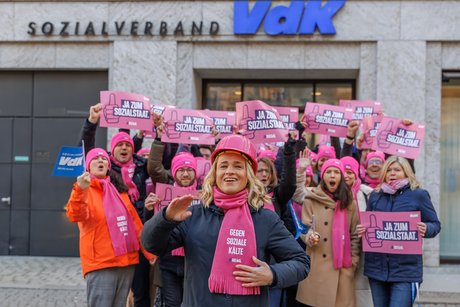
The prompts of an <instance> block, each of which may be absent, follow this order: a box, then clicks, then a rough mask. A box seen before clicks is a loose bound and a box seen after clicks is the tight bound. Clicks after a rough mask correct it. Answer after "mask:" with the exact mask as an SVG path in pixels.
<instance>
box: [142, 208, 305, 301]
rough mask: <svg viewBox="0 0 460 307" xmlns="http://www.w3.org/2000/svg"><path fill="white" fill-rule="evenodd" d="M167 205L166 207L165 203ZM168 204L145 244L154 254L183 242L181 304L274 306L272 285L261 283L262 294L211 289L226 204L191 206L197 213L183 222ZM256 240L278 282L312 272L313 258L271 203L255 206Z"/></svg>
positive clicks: (150, 225) (146, 231)
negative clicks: (170, 214) (170, 215)
mask: <svg viewBox="0 0 460 307" xmlns="http://www.w3.org/2000/svg"><path fill="white" fill-rule="evenodd" d="M165 209H166V208H165ZM165 209H164V210H163V211H162V213H161V214H156V215H154V216H153V218H152V219H150V220H149V221H147V222H146V223H145V225H144V228H143V230H142V235H141V241H142V245H143V246H144V247H145V249H146V250H148V251H149V252H152V253H154V254H155V255H159V256H161V255H163V254H165V253H167V252H168V251H170V250H172V249H174V248H177V247H180V246H184V249H185V280H184V298H183V301H182V305H181V306H182V307H197V306H200V307H207V306H210V307H211V306H219V307H225V306H232V307H239V306H241V307H243V306H244V307H246V306H251V307H259V306H260V307H266V306H269V300H268V287H261V288H260V295H227V294H214V293H211V292H210V291H209V288H208V277H209V274H210V272H211V266H212V262H213V258H214V252H215V248H216V243H217V238H218V235H219V230H220V227H221V224H222V220H223V218H224V212H223V210H222V209H220V208H218V207H216V206H215V205H214V204H211V205H210V207H209V208H205V207H203V206H192V207H190V208H189V210H190V211H192V216H191V217H189V218H188V219H186V220H185V221H184V222H182V223H179V224H177V223H175V222H170V221H167V220H166V219H165V217H164V212H165ZM251 216H252V220H253V222H254V229H255V233H256V241H257V258H259V259H260V260H262V261H265V262H268V260H269V257H270V256H273V257H274V258H275V259H276V261H277V263H276V264H271V265H270V268H271V270H272V272H273V276H274V280H273V285H272V286H276V287H278V288H285V287H288V286H291V285H294V284H296V283H298V282H299V281H301V280H303V279H304V278H306V277H307V274H308V272H309V271H310V260H309V258H308V256H307V255H306V253H305V251H303V250H302V248H301V247H300V246H299V244H298V243H297V242H296V241H295V240H294V237H293V236H292V235H291V234H290V233H289V231H288V230H287V229H286V227H285V226H284V225H283V222H282V221H281V220H280V218H279V217H278V215H276V214H275V213H274V212H271V211H269V210H266V209H259V210H258V211H256V210H254V209H251Z"/></svg>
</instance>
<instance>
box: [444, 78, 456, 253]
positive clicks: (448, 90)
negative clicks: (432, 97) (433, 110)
mask: <svg viewBox="0 0 460 307" xmlns="http://www.w3.org/2000/svg"><path fill="white" fill-rule="evenodd" d="M445 75H447V73H445ZM452 75H453V76H455V75H457V77H458V79H444V82H443V84H442V103H441V157H440V159H441V209H440V216H441V223H442V231H441V242H440V243H441V244H440V249H441V250H440V254H441V258H442V260H457V261H458V260H460V236H459V235H458V230H459V229H460V219H459V217H460V201H459V200H460V184H459V183H460V155H459V149H460V121H459V118H460V73H455V74H452Z"/></svg>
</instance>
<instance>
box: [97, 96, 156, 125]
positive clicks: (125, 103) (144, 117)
mask: <svg viewBox="0 0 460 307" xmlns="http://www.w3.org/2000/svg"><path fill="white" fill-rule="evenodd" d="M100 101H101V104H102V115H101V120H100V126H101V127H114V128H123V129H139V130H152V120H151V118H150V99H149V98H147V97H145V96H144V95H140V94H134V93H126V92H113V91H102V92H100Z"/></svg>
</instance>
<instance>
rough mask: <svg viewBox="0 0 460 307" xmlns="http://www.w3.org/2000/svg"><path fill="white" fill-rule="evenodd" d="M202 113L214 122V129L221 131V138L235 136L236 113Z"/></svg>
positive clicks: (209, 111) (208, 111) (204, 111)
mask: <svg viewBox="0 0 460 307" xmlns="http://www.w3.org/2000/svg"><path fill="white" fill-rule="evenodd" d="M201 112H202V113H203V114H205V115H207V116H209V117H210V118H211V119H212V120H213V122H214V127H215V128H216V130H217V131H219V133H220V137H221V138H223V137H224V136H227V135H231V134H233V126H234V125H235V124H236V113H235V112H228V111H211V110H202V111H201Z"/></svg>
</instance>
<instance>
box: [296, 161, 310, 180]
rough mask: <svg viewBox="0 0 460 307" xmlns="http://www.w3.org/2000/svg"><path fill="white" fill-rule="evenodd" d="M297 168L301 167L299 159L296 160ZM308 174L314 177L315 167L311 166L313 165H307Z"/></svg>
mask: <svg viewBox="0 0 460 307" xmlns="http://www.w3.org/2000/svg"><path fill="white" fill-rule="evenodd" d="M295 168H296V169H298V168H299V159H297V160H295ZM306 175H307V177H308V176H310V177H313V169H312V168H311V166H307V170H306Z"/></svg>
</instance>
